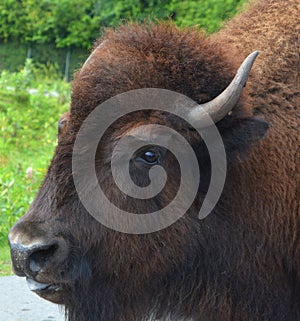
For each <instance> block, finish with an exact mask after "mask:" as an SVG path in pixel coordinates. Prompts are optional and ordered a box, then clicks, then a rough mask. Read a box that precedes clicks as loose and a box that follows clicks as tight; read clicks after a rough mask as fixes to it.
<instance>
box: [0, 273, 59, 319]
mask: <svg viewBox="0 0 300 321" xmlns="http://www.w3.org/2000/svg"><path fill="white" fill-rule="evenodd" d="M0 321H64V314H63V312H61V311H60V310H59V308H58V305H56V304H53V303H50V302H48V301H45V300H43V299H41V298H40V297H38V296H37V295H36V294H34V293H32V292H30V290H29V289H28V287H27V284H26V280H25V278H19V277H17V276H5V277H0Z"/></svg>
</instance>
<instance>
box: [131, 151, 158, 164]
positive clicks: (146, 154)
mask: <svg viewBox="0 0 300 321" xmlns="http://www.w3.org/2000/svg"><path fill="white" fill-rule="evenodd" d="M159 156H160V155H159V153H158V152H157V151H155V150H144V151H142V152H141V153H139V155H138V156H137V157H136V158H135V160H136V161H138V162H142V163H144V164H146V165H150V166H153V165H156V164H158V163H159Z"/></svg>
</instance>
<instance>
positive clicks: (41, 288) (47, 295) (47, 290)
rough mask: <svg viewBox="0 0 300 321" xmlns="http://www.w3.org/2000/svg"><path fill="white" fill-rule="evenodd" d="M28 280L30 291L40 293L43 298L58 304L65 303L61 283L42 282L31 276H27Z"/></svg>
mask: <svg viewBox="0 0 300 321" xmlns="http://www.w3.org/2000/svg"><path fill="white" fill-rule="evenodd" d="M26 281H27V285H28V287H29V289H30V291H32V292H34V293H36V294H38V295H39V296H40V297H42V298H43V299H46V300H48V301H51V302H54V303H57V304H62V303H63V291H62V287H61V286H60V285H57V284H47V283H40V282H37V281H35V280H34V279H31V278H29V277H27V278H26Z"/></svg>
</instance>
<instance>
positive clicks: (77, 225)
mask: <svg viewBox="0 0 300 321" xmlns="http://www.w3.org/2000/svg"><path fill="white" fill-rule="evenodd" d="M299 12H300V3H299V1H297V0H285V1H281V0H272V1H270V0H263V1H256V2H254V3H251V5H250V6H249V8H248V9H247V10H246V11H245V12H243V13H241V14H240V15H239V16H237V17H235V18H233V19H232V20H231V21H230V22H229V23H228V24H227V25H226V26H225V27H224V28H223V29H222V30H221V31H220V32H218V33H216V34H214V35H211V36H206V35H205V34H204V33H203V32H200V31H198V30H196V29H195V28H190V29H182V30H179V29H178V28H176V27H175V26H174V25H172V23H170V22H168V23H156V24H151V23H144V24H128V25H126V26H125V25H124V26H120V27H118V28H117V29H116V30H108V31H107V32H106V33H105V35H104V36H103V37H102V38H101V39H100V40H99V41H98V42H97V43H96V45H95V48H94V51H93V52H92V54H91V56H90V58H89V59H88V60H87V61H86V63H85V64H84V65H83V67H82V69H81V70H80V71H79V72H78V73H77V74H76V77H75V80H74V83H73V91H72V101H71V107H70V111H69V113H68V114H67V115H65V116H64V120H63V121H61V122H60V123H59V137H58V145H57V148H56V151H55V155H54V157H53V159H52V161H51V164H50V166H49V168H48V172H47V174H46V177H45V179H44V182H43V183H42V185H41V187H40V190H39V192H38V194H37V196H36V198H35V200H34V201H33V203H32V205H31V207H30V209H29V210H28V212H27V213H26V214H25V215H24V216H23V217H22V218H21V219H20V221H19V222H17V224H16V225H15V226H14V227H13V228H12V230H11V231H10V234H9V242H10V246H11V257H12V262H13V268H14V271H15V273H16V274H17V275H19V276H23V277H24V276H26V278H27V282H28V284H29V287H30V289H31V290H32V291H34V292H36V293H37V294H38V295H40V296H41V297H42V298H45V299H47V300H50V301H53V302H56V303H59V304H62V305H64V307H65V310H66V317H67V318H68V320H69V321H134V320H135V321H137V320H140V321H142V320H148V319H153V320H154V319H155V320H195V321H217V320H222V321H229V320H230V321H283V320H286V321H299V320H300V242H299V241H300V205H299V197H300V184H299V183H300V171H299V168H300V148H299V136H300V135H299V134H300V133H299V128H300V117H299V116H300V114H299V112H300V109H299V97H300V86H299V79H300V78H299V68H300V66H299V31H300V28H299V27H300V15H299ZM255 50H259V51H260V55H259V56H258V58H257V59H256V61H255V63H254V65H253V68H252V70H251V74H250V76H249V79H248V82H247V85H246V87H245V89H244V90H243V93H241V89H242V87H243V85H244V84H245V81H246V79H247V76H248V72H249V70H250V67H251V64H252V63H253V59H254V56H255V55H256V53H254V54H252V56H250V58H248V59H251V61H250V62H249V60H246V62H245V63H244V64H243V65H242V67H241V69H240V71H239V73H242V76H241V75H237V76H236V77H237V78H239V79H240V80H239V82H238V83H236V81H234V82H233V83H231V80H232V79H233V78H234V75H235V74H236V71H237V70H238V68H239V66H240V65H241V63H242V61H243V60H244V58H245V57H246V56H247V55H248V54H249V53H251V52H253V51H255ZM253 55H254V56H253ZM245 64H246V66H245ZM241 77H242V78H241ZM235 79H236V78H235ZM241 79H242V80H241ZM230 83H231V84H230ZM229 84H230V85H229ZM143 88H152V89H153V88H159V89H164V90H170V91H172V92H176V93H179V94H181V95H185V96H187V97H189V98H190V99H192V100H193V101H195V102H197V104H200V106H206V107H207V106H209V108H208V109H209V110H210V111H211V110H212V109H214V111H212V113H211V114H210V115H211V116H212V117H211V118H212V119H213V120H214V122H215V126H216V128H217V130H218V133H219V134H220V136H221V137H222V141H223V143H224V148H225V151H226V157H227V174H226V180H225V185H224V188H223V190H222V193H221V196H220V198H219V200H218V202H217V204H216V205H215V207H214V208H213V210H212V211H211V213H210V214H209V215H208V216H206V217H205V218H202V219H199V217H198V213H199V209H200V208H201V206H202V203H203V201H204V198H205V195H206V193H207V190H208V188H209V185H210V182H211V174H212V165H211V161H210V157H209V153H208V147H207V146H206V144H205V142H204V140H203V139H202V136H201V133H200V134H199V132H198V130H197V128H195V126H193V125H192V124H190V123H189V122H188V121H187V120H186V119H183V118H182V117H179V116H176V115H174V114H172V113H168V112H166V111H163V110H158V109H157V108H156V107H157V105H156V104H159V101H157V100H156V101H155V105H153V109H151V108H147V109H145V110H142V109H140V110H136V111H134V112H132V113H127V114H126V115H124V116H122V117H120V118H119V119H118V120H116V121H115V122H114V123H112V124H111V126H110V127H109V128H108V129H107V130H106V131H105V133H104V134H103V136H102V137H101V139H100V141H99V144H98V145H97V149H96V152H95V158H94V160H95V165H94V167H95V171H96V175H97V179H98V183H99V185H100V186H102V188H103V189H104V190H105V193H106V196H107V198H109V200H110V201H111V202H113V203H114V204H115V205H116V206H117V207H119V208H122V209H123V210H128V211H130V212H133V213H135V215H137V216H139V215H144V214H145V213H149V212H154V211H156V210H158V209H160V208H163V207H164V206H166V205H167V204H168V203H169V202H170V201H171V199H172V198H173V197H174V196H175V195H176V193H177V191H178V186H179V185H180V182H181V178H180V177H182V176H183V175H184V174H185V173H182V172H181V170H180V166H179V164H178V161H177V159H176V157H175V156H176V155H174V154H173V153H171V152H170V151H169V150H168V149H167V148H163V147H161V146H158V145H155V144H154V145H147V146H145V148H142V149H140V150H138V151H137V154H135V155H132V159H131V160H130V173H131V177H132V180H133V181H134V182H135V183H136V185H138V186H141V187H145V186H147V185H148V184H149V175H150V174H149V173H150V170H151V169H152V167H153V166H154V165H155V166H157V165H160V166H162V167H163V168H164V169H165V171H166V173H167V182H166V183H165V186H164V188H163V189H162V190H161V192H160V193H159V194H158V195H156V196H154V197H152V198H151V199H137V198H134V197H131V196H129V195H125V194H124V193H123V192H122V191H121V190H120V189H119V188H118V186H116V184H115V182H114V177H113V173H112V170H111V162H112V153H113V149H114V147H115V146H116V145H117V144H118V142H119V140H120V139H121V138H123V137H124V136H126V135H127V133H131V132H132V131H133V130H134V131H135V138H139V137H140V136H141V137H142V136H143V137H144V136H145V137H146V138H147V137H148V136H150V135H152V132H151V129H149V126H153V125H160V126H165V127H169V128H173V129H174V130H176V132H178V133H180V135H181V136H183V137H184V138H185V139H186V140H187V141H188V143H189V145H190V146H191V147H192V149H193V151H194V152H195V155H196V157H197V161H198V166H199V170H200V173H201V180H200V183H199V186H198V189H197V193H196V197H195V199H194V201H193V203H192V204H191V206H190V207H189V208H188V210H187V211H186V212H185V213H184V215H183V216H182V217H180V218H178V219H177V220H176V222H174V223H173V224H171V225H170V226H167V227H165V228H163V229H161V230H157V231H155V232H152V233H125V232H122V231H116V230H114V229H112V228H109V227H107V226H106V225H105V224H102V223H100V222H99V221H98V220H97V219H96V218H95V217H94V216H92V215H90V213H89V211H88V210H87V209H86V207H85V206H84V205H83V203H82V201H81V199H80V197H79V196H78V191H77V190H76V187H75V184H74V177H73V176H74V172H73V169H72V161H73V152H74V146H75V145H74V144H75V142H76V138H77V137H78V133H79V132H80V130H81V128H82V126H83V124H84V121H85V120H86V119H87V118H88V116H89V115H91V114H92V113H93V111H94V110H95V109H96V108H98V106H99V105H101V104H102V103H105V102H106V101H107V100H109V99H111V98H112V97H114V96H116V95H118V94H122V93H126V92H130V91H132V90H140V89H143ZM228 88H229V89H228ZM153 99H154V100H155V97H153ZM140 103H141V104H142V103H143V102H142V101H141V102H140ZM189 108H190V110H189V111H188V113H189V115H194V117H195V118H197V117H201V111H199V106H198V107H197V106H193V105H192V104H191V105H190V106H189ZM197 108H198V109H197ZM220 110H221V112H220ZM103 118H105V117H104V116H103ZM148 125H149V126H148ZM94 126H97V124H94ZM141 126H148V127H147V128H146V127H145V128H146V129H145V130H144V131H138V128H139V127H141ZM143 128H144V127H143ZM147 135H148V136H147ZM137 136H138V137H137ZM168 138H170V137H168ZM89 143H90V142H89V141H86V148H88V146H89ZM81 152H82V153H83V154H84V153H85V147H84V148H83V150H82V151H81ZM120 159H121V160H122V155H121V157H120ZM153 168H154V167H153ZM88 170H89V168H88V167H86V168H83V170H82V173H83V174H84V173H85V171H88ZM148 174H149V175H148ZM85 183H86V188H87V190H89V191H92V188H93V186H92V187H90V186H89V181H87V182H85ZM96 210H98V212H99V213H101V212H102V210H103V209H102V208H101V207H98V208H97V209H96ZM178 210H179V209H178ZM174 212H176V209H175V210H174ZM111 214H113V213H111ZM139 217H141V216H139Z"/></svg>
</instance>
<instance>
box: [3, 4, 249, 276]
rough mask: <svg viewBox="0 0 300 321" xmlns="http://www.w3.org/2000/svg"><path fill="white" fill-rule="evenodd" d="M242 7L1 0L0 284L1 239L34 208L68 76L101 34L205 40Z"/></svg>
mask: <svg viewBox="0 0 300 321" xmlns="http://www.w3.org/2000/svg"><path fill="white" fill-rule="evenodd" d="M246 1H247V0H195V1H194V0H188V1H186V0H162V1H159V0H149V1H145V0H125V1H124V0H114V1H112V0H0V131H1V135H0V276H3V275H9V274H12V272H11V266H10V259H9V249H8V245H7V234H8V231H9V229H10V227H11V226H12V225H13V224H14V223H15V222H16V221H17V219H18V218H19V217H20V216H22V215H23V214H24V213H25V212H26V210H27V209H28V207H29V205H30V203H31V202H32V200H33V198H34V195H35V194H36V192H37V189H38V187H39V185H40V184H41V181H42V178H43V176H44V175H45V173H46V170H47V166H48V164H49V161H50V159H51V157H52V154H53V150H54V147H55V145H56V143H57V120H58V119H59V117H60V115H61V114H62V113H63V112H65V111H67V110H68V108H69V102H70V86H71V81H72V74H73V72H74V71H75V70H77V69H79V68H80V66H81V64H82V63H83V62H84V61H85V59H86V58H87V56H88V55H89V53H90V50H91V48H92V45H93V42H94V41H95V40H96V39H97V38H98V37H99V36H101V34H102V33H103V31H104V29H105V28H107V27H115V26H118V25H119V24H120V23H126V22H127V21H134V22H138V21H144V20H145V19H147V20H152V21H154V22H155V21H157V19H159V20H169V19H171V20H173V21H174V23H175V24H176V25H178V26H179V27H185V26H194V25H196V26H197V27H198V28H199V29H204V30H205V31H206V32H207V33H208V34H209V33H212V32H215V31H217V30H218V29H219V28H220V27H221V25H222V23H223V22H224V21H225V20H227V19H229V18H230V17H231V16H232V15H234V14H236V13H237V12H238V11H239V10H241V8H242V5H243V4H244V3H245V2H246Z"/></svg>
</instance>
